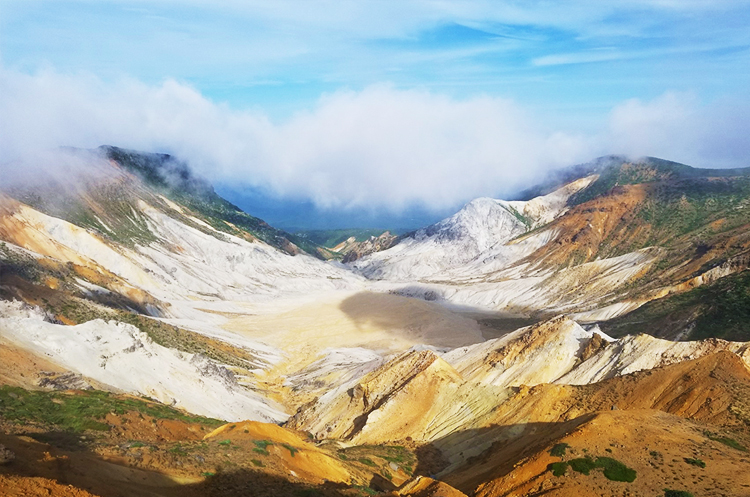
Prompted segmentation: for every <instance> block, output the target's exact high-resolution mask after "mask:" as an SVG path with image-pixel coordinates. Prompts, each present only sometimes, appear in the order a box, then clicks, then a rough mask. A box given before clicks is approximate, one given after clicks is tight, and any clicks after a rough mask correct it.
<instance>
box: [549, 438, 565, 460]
mask: <svg viewBox="0 0 750 497" xmlns="http://www.w3.org/2000/svg"><path fill="white" fill-rule="evenodd" d="M568 447H570V445H568V444H566V443H565V442H563V443H559V444H557V445H555V446H554V447H552V449H550V451H549V455H551V456H553V457H564V456H565V450H566V449H567V448H568Z"/></svg>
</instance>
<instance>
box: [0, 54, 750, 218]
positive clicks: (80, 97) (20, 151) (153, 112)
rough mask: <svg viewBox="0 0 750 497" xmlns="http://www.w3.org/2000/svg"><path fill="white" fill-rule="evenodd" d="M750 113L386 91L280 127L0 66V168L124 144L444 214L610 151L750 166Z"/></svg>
mask: <svg viewBox="0 0 750 497" xmlns="http://www.w3.org/2000/svg"><path fill="white" fill-rule="evenodd" d="M748 110H749V107H748V106H747V105H743V104H738V103H736V102H725V103H722V102H718V103H713V104H712V105H704V104H702V103H701V102H700V101H698V99H697V98H696V97H694V96H691V95H690V94H682V93H667V94H664V95H662V96H661V97H658V98H656V99H654V100H652V101H640V100H631V101H626V102H623V103H622V104H620V105H618V106H616V107H615V108H614V109H612V111H611V113H610V115H609V117H608V119H607V120H604V121H603V122H602V126H601V131H600V132H597V133H594V134H592V133H588V134H586V133H580V132H577V131H576V130H571V129H550V128H549V127H548V126H547V125H546V124H545V122H546V119H545V116H544V115H539V114H538V113H532V112H530V111H529V110H527V109H525V108H524V107H523V106H522V105H519V104H518V103H516V102H513V101H511V100H507V99H502V98H496V97H487V96H484V97H482V96H480V97H472V98H467V99H460V100H459V99H453V98H450V97H447V96H445V95H441V94H437V93H434V92H429V91H422V90H401V89H396V88H394V87H392V86H388V85H373V86H369V87H367V88H365V89H364V90H362V91H357V92H354V91H339V92H335V93H332V94H327V95H324V96H323V97H321V98H320V99H319V101H318V102H317V104H316V105H315V106H314V107H313V108H312V109H309V110H307V111H304V112H300V113H297V114H295V115H294V116H292V117H291V118H289V119H287V120H285V121H283V122H280V123H276V122H272V121H271V120H269V119H268V118H266V117H265V116H264V115H262V114H260V113H257V112H252V111H239V110H235V109H232V108H230V107H228V106H226V105H223V104H220V103H215V102H212V101H210V100H208V99H207V98H205V97H204V96H203V95H201V94H200V93H199V92H198V91H196V90H195V89H193V88H191V87H190V86H187V85H185V84H182V83H179V82H176V81H174V80H166V81H165V82H163V83H161V84H158V85H146V84H144V83H142V82H139V81H137V80H132V79H131V80H120V81H118V82H115V83H105V82H103V81H101V80H100V79H97V78H95V77H93V76H89V75H85V74H83V75H64V74H59V73H56V72H53V71H42V72H38V73H36V74H31V75H30V74H25V73H21V72H16V71H11V70H7V69H1V68H0V163H5V164H7V163H8V162H9V161H12V160H14V159H19V158H27V159H28V158H29V157H32V158H33V157H36V159H32V160H36V161H38V160H39V158H38V157H39V156H38V155H36V156H35V155H30V154H36V153H38V151H39V150H44V149H50V148H53V147H57V146H75V147H87V148H93V147H96V146H99V145H101V144H112V145H117V146H122V147H127V148H134V149H139V150H145V151H164V152H169V153H173V154H175V155H177V156H178V157H180V158H182V159H184V160H186V161H187V162H188V163H189V164H190V165H191V166H192V167H193V168H195V169H196V170H198V171H199V172H200V173H201V174H203V175H205V176H206V177H208V178H209V179H210V180H212V181H214V182H221V183H225V184H231V185H233V187H234V188H235V189H237V187H241V186H243V185H246V186H252V187H255V188H263V189H266V190H268V191H270V192H272V193H275V194H277V195H279V196H283V197H289V198H296V199H310V200H312V201H313V202H314V203H315V204H316V205H317V206H319V207H322V208H331V209H346V208H348V207H360V208H361V207H363V206H364V207H372V208H373V209H388V210H391V211H398V210H401V209H404V208H406V207H408V206H413V205H420V206H424V207H426V208H429V209H441V208H445V207H449V206H453V205H456V204H457V203H460V202H464V201H467V200H469V199H471V198H474V197H477V196H482V195H498V194H503V193H510V192H512V191H513V190H514V189H517V188H520V187H522V186H525V185H528V184H529V183H531V182H533V180H534V178H536V177H538V176H539V175H541V174H542V173H544V172H545V171H547V170H549V169H551V168H556V167H562V166H566V165H570V164H574V163H577V162H583V161H587V160H590V159H592V158H593V157H595V156H597V155H602V154H605V153H625V154H630V155H635V156H641V155H656V156H660V157H663V158H667V159H672V160H678V161H682V162H686V163H688V164H692V165H695V166H704V167H711V166H723V167H731V166H744V165H748V164H746V162H745V161H746V158H747V157H748V156H750V155H749V154H748V153H749V152H750V143H748V141H747V140H746V139H745V137H746V135H747V132H748V130H750V118H748V117H747V116H748V115H750V113H748V112H747V111H748ZM557 121H559V119H558V120H557ZM44 166H45V167H49V168H54V167H55V164H52V163H50V164H45V165H44ZM0 167H3V166H0ZM5 167H6V168H7V166H5ZM0 173H3V171H1V170H0ZM3 174H8V171H7V170H6V171H5V172H4V173H3ZM6 177H7V176H6Z"/></svg>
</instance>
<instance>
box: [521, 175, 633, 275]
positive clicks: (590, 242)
mask: <svg viewBox="0 0 750 497" xmlns="http://www.w3.org/2000/svg"><path fill="white" fill-rule="evenodd" d="M646 196H647V188H646V186H645V185H626V186H622V187H617V188H614V189H612V190H611V191H610V192H609V193H607V194H605V195H601V196H599V197H596V198H594V199H593V200H590V201H588V202H586V203H583V204H581V205H577V206H575V207H573V208H572V209H570V210H569V211H568V212H566V213H565V214H564V215H563V216H561V217H559V218H558V219H556V220H555V221H553V222H552V223H551V224H549V225H548V226H547V227H546V229H548V230H555V231H556V232H557V236H556V237H555V239H554V240H552V241H551V242H550V243H548V244H546V245H545V246H543V247H542V248H540V249H539V250H537V251H535V252H534V253H533V254H531V255H530V256H529V257H528V258H527V259H526V261H528V262H532V263H534V262H536V263H538V262H539V261H543V263H544V264H545V265H557V264H565V265H567V264H572V263H575V264H579V263H582V262H588V261H591V260H594V259H595V258H596V257H597V256H599V255H600V254H599V252H600V248H601V246H602V244H603V242H604V241H605V240H607V239H609V238H611V237H617V238H618V239H620V240H621V241H625V240H628V239H631V238H636V237H639V236H641V233H640V230H641V229H642V228H640V227H639V228H638V229H635V230H634V229H631V226H630V224H631V222H632V220H633V219H634V217H635V214H636V210H637V207H638V205H640V204H641V203H642V202H643V201H644V199H645V198H646Z"/></svg>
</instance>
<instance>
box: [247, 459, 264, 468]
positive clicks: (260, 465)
mask: <svg viewBox="0 0 750 497" xmlns="http://www.w3.org/2000/svg"><path fill="white" fill-rule="evenodd" d="M250 462H252V463H253V465H254V466H257V467H259V468H263V467H265V464H263V463H262V462H261V461H259V460H258V459H251V460H250Z"/></svg>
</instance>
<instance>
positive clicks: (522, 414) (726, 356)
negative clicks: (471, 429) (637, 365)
mask: <svg viewBox="0 0 750 497" xmlns="http://www.w3.org/2000/svg"><path fill="white" fill-rule="evenodd" d="M747 399H750V371H748V369H747V367H746V366H745V365H744V363H743V362H742V360H741V359H740V358H739V357H738V356H737V355H735V354H733V353H731V352H725V351H724V352H718V353H716V354H712V355H710V356H706V357H702V358H700V359H695V360H691V361H685V362H683V363H679V364H674V365H671V366H667V367H664V368H657V369H653V370H648V371H641V372H638V373H634V374H630V375H626V376H622V377H617V378H612V379H610V380H606V381H603V382H600V383H596V384H592V385H583V386H570V385H537V386H535V387H533V388H528V387H521V388H519V389H517V392H516V394H515V396H513V397H512V398H510V399H509V400H508V401H507V402H505V403H503V404H501V405H499V406H498V408H497V410H496V417H495V419H494V422H495V423H496V425H495V426H490V427H488V428H486V429H484V430H478V431H476V433H474V434H473V435H474V437H473V438H475V439H476V441H477V443H479V442H480V441H485V440H486V439H487V438H488V437H491V438H492V439H494V440H495V443H493V445H492V447H490V448H489V449H488V450H486V451H485V452H484V453H482V454H480V455H479V456H478V457H476V458H470V459H469V460H468V461H467V463H466V464H464V465H463V466H461V467H460V468H455V467H454V468H450V469H449V471H450V474H447V475H445V478H444V479H445V481H446V482H447V483H449V484H451V485H453V486H455V487H456V488H458V489H460V490H462V491H464V492H468V491H470V490H472V489H473V488H475V487H476V486H477V485H479V484H481V483H482V482H484V481H487V480H488V479H490V478H492V477H493V476H494V477H500V476H503V475H506V474H508V473H510V472H511V471H513V468H514V467H515V465H516V464H517V463H518V461H519V460H524V459H526V458H529V457H531V454H535V453H537V452H539V451H540V450H542V448H543V447H547V446H548V445H550V444H551V443H552V441H553V440H555V439H557V438H563V437H565V436H566V434H568V433H570V432H572V431H573V430H575V429H577V428H578V427H579V426H580V425H582V424H585V423H587V422H588V420H589V419H590V417H591V416H592V415H593V414H592V413H597V412H599V413H601V412H607V411H611V410H613V409H614V410H616V411H622V410H627V411H635V410H645V409H648V410H660V411H663V412H665V413H669V414H671V415H676V416H680V417H682V418H688V419H691V420H695V421H699V422H702V423H710V424H711V425H713V428H712V429H731V430H734V431H735V432H737V433H739V436H741V437H744V436H746V435H750V433H747V424H746V423H747V422H748V420H750V407H749V405H748V402H747ZM613 412H614V411H613ZM458 436H459V435H458V434H455V435H453V436H452V437H449V438H448V439H446V440H440V441H437V442H435V445H436V446H438V447H441V448H443V449H444V450H447V449H449V448H450V446H451V445H452V439H456V438H457V437H458ZM602 450H604V449H602ZM599 455H606V454H599ZM545 464H547V463H545ZM503 488H505V487H503ZM527 490H528V489H527ZM493 495H494V494H493ZM497 495H504V494H497ZM518 495H523V494H518Z"/></svg>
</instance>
